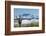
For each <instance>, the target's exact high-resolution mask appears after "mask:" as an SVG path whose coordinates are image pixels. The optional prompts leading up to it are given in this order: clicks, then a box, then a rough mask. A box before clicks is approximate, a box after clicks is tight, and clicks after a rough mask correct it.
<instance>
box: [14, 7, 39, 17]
mask: <svg viewBox="0 0 46 36" xmlns="http://www.w3.org/2000/svg"><path fill="white" fill-rule="evenodd" d="M24 14H32V15H35V16H39V9H26V8H14V16H18V15H24ZM30 16H31V15H29V16H28V17H30Z"/></svg>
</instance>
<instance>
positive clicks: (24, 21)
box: [22, 19, 38, 24]
mask: <svg viewBox="0 0 46 36" xmlns="http://www.w3.org/2000/svg"><path fill="white" fill-rule="evenodd" d="M32 22H38V20H36V19H32V20H22V24H31V23H32Z"/></svg>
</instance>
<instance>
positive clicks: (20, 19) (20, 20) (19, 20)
mask: <svg viewBox="0 0 46 36" xmlns="http://www.w3.org/2000/svg"><path fill="white" fill-rule="evenodd" d="M18 22H19V27H21V22H22V18H21V15H19V19H18Z"/></svg>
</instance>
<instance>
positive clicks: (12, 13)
mask: <svg viewBox="0 0 46 36" xmlns="http://www.w3.org/2000/svg"><path fill="white" fill-rule="evenodd" d="M14 8H28V9H31V8H32V9H39V27H21V28H15V27H14V20H13V19H14ZM10 28H11V32H13V31H29V30H42V7H41V6H22V5H11V27H10Z"/></svg>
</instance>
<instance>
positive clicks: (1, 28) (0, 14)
mask: <svg viewBox="0 0 46 36" xmlns="http://www.w3.org/2000/svg"><path fill="white" fill-rule="evenodd" d="M17 1H18V0H17ZM20 1H28V2H42V3H43V2H44V3H46V0H20ZM45 7H46V4H45ZM45 15H46V11H45ZM45 18H46V16H45ZM45 22H46V19H45ZM45 24H46V23H45ZM45 28H46V27H45ZM45 32H46V29H45ZM0 36H5V0H0ZM11 36H15V35H11ZM16 36H46V33H40V34H25V35H16Z"/></svg>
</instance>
